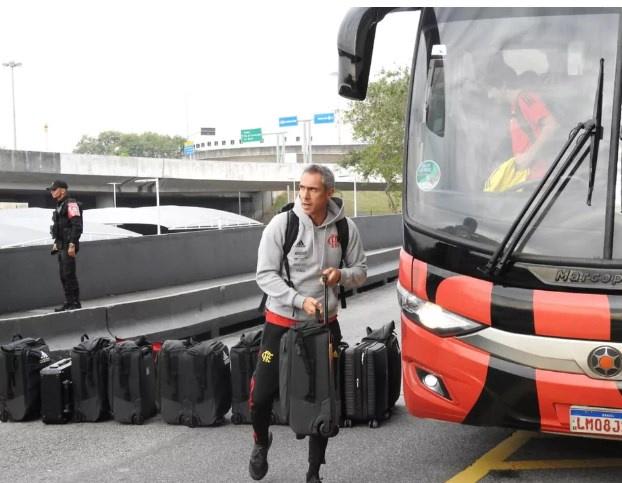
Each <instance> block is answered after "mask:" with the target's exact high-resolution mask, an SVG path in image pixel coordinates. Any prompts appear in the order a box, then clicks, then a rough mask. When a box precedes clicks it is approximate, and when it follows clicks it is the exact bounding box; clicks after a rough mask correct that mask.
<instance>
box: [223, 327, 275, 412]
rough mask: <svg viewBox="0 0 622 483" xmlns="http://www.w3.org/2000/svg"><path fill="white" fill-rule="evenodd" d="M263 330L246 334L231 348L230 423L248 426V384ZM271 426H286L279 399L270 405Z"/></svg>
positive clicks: (255, 362)
mask: <svg viewBox="0 0 622 483" xmlns="http://www.w3.org/2000/svg"><path fill="white" fill-rule="evenodd" d="M262 335H263V329H259V330H255V331H253V332H246V333H244V334H242V335H241V336H240V342H238V343H237V344H236V345H234V346H233V347H231V389H232V391H231V422H232V423H233V424H250V423H251V415H250V408H249V406H248V400H249V397H250V382H251V379H252V377H253V374H254V372H255V367H256V366H257V357H258V356H259V348H260V346H261V337H262ZM270 423H271V424H287V415H286V414H285V413H284V412H283V410H282V405H281V402H280V400H279V398H276V399H275V400H274V402H273V404H272V415H271V421H270Z"/></svg>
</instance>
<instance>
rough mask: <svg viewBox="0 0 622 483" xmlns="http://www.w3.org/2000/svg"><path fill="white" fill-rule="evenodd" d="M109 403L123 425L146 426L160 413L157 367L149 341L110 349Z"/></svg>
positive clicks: (115, 345) (119, 345) (142, 340)
mask: <svg viewBox="0 0 622 483" xmlns="http://www.w3.org/2000/svg"><path fill="white" fill-rule="evenodd" d="M108 401H109V403H110V410H111V412H112V416H113V418H114V420H115V421H119V422H120V423H129V424H143V423H144V422H145V420H146V419H148V418H150V417H152V416H153V415H155V414H156V412H157V408H156V378H155V365H154V361H153V354H152V350H151V344H150V343H149V342H147V341H146V340H144V339H142V338H141V339H139V340H137V341H132V340H127V341H123V342H119V343H117V344H114V345H113V346H112V348H111V349H110V353H109V360H108Z"/></svg>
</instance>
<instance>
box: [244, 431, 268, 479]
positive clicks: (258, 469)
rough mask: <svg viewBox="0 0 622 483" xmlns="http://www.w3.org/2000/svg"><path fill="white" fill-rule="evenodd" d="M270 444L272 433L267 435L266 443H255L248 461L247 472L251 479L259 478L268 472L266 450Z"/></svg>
mask: <svg viewBox="0 0 622 483" xmlns="http://www.w3.org/2000/svg"><path fill="white" fill-rule="evenodd" d="M270 446H272V433H270V434H269V436H268V444H267V445H263V444H259V443H255V444H254V445H253V451H251V460H250V462H249V463H248V472H249V473H250V475H251V478H252V479H253V480H261V479H262V478H263V477H264V476H266V473H267V472H268V450H269V449H270Z"/></svg>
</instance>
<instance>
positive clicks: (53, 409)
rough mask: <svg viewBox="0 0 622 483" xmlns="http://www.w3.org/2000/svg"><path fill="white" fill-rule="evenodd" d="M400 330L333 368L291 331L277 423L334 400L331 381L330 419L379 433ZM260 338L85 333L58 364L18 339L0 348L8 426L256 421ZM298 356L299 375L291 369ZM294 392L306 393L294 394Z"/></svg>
mask: <svg viewBox="0 0 622 483" xmlns="http://www.w3.org/2000/svg"><path fill="white" fill-rule="evenodd" d="M394 328H395V325H394V323H393V322H390V323H389V324H386V325H385V326H384V327H381V328H380V329H378V330H376V331H372V330H371V329H369V328H368V329H367V336H366V337H364V338H363V340H362V341H361V342H360V343H358V344H356V345H355V346H353V347H348V345H347V344H344V343H342V344H339V346H338V347H335V348H334V351H333V361H332V362H331V361H329V363H328V365H327V364H326V361H324V360H322V361H319V362H320V363H317V364H309V361H310V359H309V354H311V351H313V350H314V349H313V348H314V345H313V344H314V343H313V342H310V341H311V339H308V340H305V339H304V338H303V337H298V336H297V335H296V334H297V332H296V331H294V330H292V331H290V333H288V334H287V335H286V336H284V337H283V341H282V344H281V382H280V385H281V398H282V400H281V401H279V400H276V401H275V403H274V405H273V423H275V424H288V423H289V422H290V419H291V416H292V415H294V419H296V416H295V415H296V414H297V412H298V411H299V409H300V407H301V406H305V407H308V406H313V404H314V403H315V402H317V404H318V405H320V406H321V405H322V404H323V401H324V400H325V398H326V397H327V395H326V394H325V393H326V391H325V390H324V393H323V391H322V383H323V379H327V381H328V380H330V381H329V382H330V383H331V384H333V388H334V395H333V396H331V398H330V399H331V401H332V404H333V405H335V406H336V410H335V411H333V413H332V414H333V417H336V418H337V419H338V421H339V423H340V424H341V425H344V426H350V425H351V424H352V422H353V421H366V422H369V424H370V426H372V427H375V426H377V425H378V422H379V421H381V420H383V419H386V418H388V417H389V416H390V414H391V409H392V407H393V406H394V404H395V401H396V400H397V399H398V397H399V394H400V386H401V359H400V350H399V344H398V341H397V338H396V337H395V333H394ZM315 332H316V333H319V332H318V331H315ZM261 336H262V330H256V331H252V332H247V333H244V334H243V335H242V336H241V338H240V342H239V343H238V344H236V345H234V346H233V347H231V352H229V349H228V348H227V347H226V346H225V345H224V344H223V343H222V342H220V341H218V340H206V341H196V340H193V339H188V340H167V341H165V342H164V343H163V344H159V343H150V342H149V341H147V340H146V339H145V338H144V337H141V338H138V339H136V340H125V341H118V342H115V341H113V340H111V339H107V338H94V339H89V338H88V336H86V335H84V336H82V341H81V342H80V344H78V345H76V346H75V347H74V348H73V349H72V350H71V352H70V357H69V358H65V359H62V360H60V361H57V362H54V363H53V362H52V360H51V358H50V355H49V354H50V351H49V348H48V346H47V345H46V344H45V342H44V341H43V340H42V339H34V338H22V337H21V336H15V337H14V340H13V341H12V342H11V343H9V344H5V345H2V346H0V420H2V421H3V422H5V421H8V420H11V421H24V420H30V419H36V418H38V417H39V416H41V418H42V420H43V422H44V423H48V424H50V423H65V422H68V421H75V422H96V421H101V420H105V419H108V418H110V417H112V418H114V420H116V421H119V422H121V423H128V424H142V423H143V422H144V421H145V420H146V419H148V418H150V417H152V416H154V415H155V414H156V413H157V412H158V410H159V411H160V413H161V414H162V419H163V420H164V421H165V422H166V423H168V424H183V425H187V426H191V427H193V426H212V425H218V424H221V423H222V422H224V417H225V415H226V414H227V413H228V412H229V410H230V409H231V410H232V415H231V421H232V422H233V423H234V424H241V423H250V413H249V405H248V400H249V397H250V381H251V377H252V374H253V372H254V370H255V366H256V362H257V358H258V357H259V350H260V343H261ZM289 339H291V343H290V349H289V351H291V353H288V348H287V341H288V340H289ZM316 343H317V341H316ZM305 357H306V360H305ZM296 358H298V359H300V360H299V361H298V362H299V366H300V367H299V368H298V369H295V367H296V363H294V364H293V365H292V361H293V360H294V359H296ZM326 359H329V358H328V357H327V358H326ZM288 361H289V362H288ZM287 364H290V365H289V367H287ZM324 366H326V367H324ZM327 367H328V368H329V370H330V373H327V372H326V368H327ZM296 370H298V371H299V372H301V373H300V374H298V373H296ZM322 370H324V372H321V371H322ZM313 371H315V372H318V371H320V372H319V373H318V374H320V375H319V376H317V377H316V376H315V375H314V372H313ZM325 375H331V377H329V378H327V377H324V376H325ZM296 391H298V393H300V391H302V393H300V394H298V396H296ZM297 397H298V399H296V398H297ZM292 423H295V421H292ZM292 429H294V430H295V431H296V429H295V428H294V426H292ZM297 433H298V432H297Z"/></svg>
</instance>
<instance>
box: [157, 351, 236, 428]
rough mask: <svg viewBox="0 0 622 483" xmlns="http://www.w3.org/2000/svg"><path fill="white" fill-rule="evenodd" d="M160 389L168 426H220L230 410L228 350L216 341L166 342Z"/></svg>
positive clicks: (161, 404)
mask: <svg viewBox="0 0 622 483" xmlns="http://www.w3.org/2000/svg"><path fill="white" fill-rule="evenodd" d="M158 387H159V395H160V412H161V413H162V419H164V421H165V422H167V423H168V424H184V425H186V426H190V427H195V426H213V425H217V424H221V423H222V422H224V416H225V414H227V412H228V411H229V409H230V408H231V368H230V358H229V349H227V346H225V345H224V344H223V343H222V342H220V341H217V340H207V341H204V342H194V341H192V340H190V341H185V340H167V341H166V342H164V345H163V346H162V349H161V351H160V355H159V357H158Z"/></svg>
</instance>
